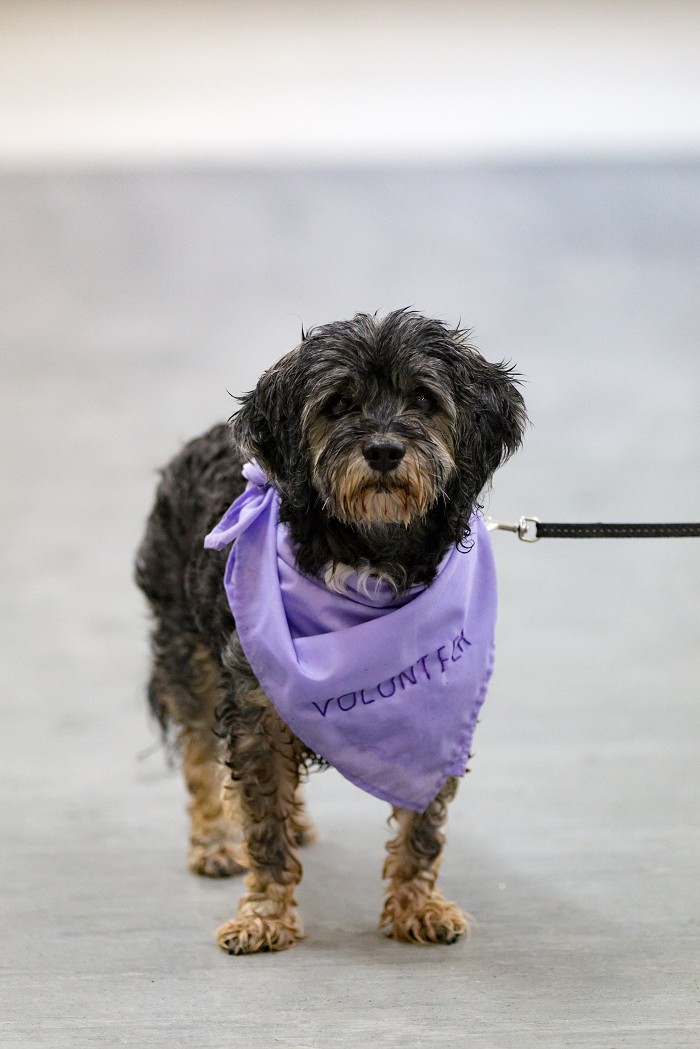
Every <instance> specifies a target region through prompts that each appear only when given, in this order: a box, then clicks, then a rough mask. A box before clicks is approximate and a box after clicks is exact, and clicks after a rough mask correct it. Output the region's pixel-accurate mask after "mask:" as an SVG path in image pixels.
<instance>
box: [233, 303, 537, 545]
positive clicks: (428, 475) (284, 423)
mask: <svg viewBox="0 0 700 1049" xmlns="http://www.w3.org/2000/svg"><path fill="white" fill-rule="evenodd" d="M524 422H525V410H524V405H523V401H522V398H521V396H520V394H519V392H518V390H517V389H516V387H515V386H514V384H513V381H512V376H511V373H510V372H509V371H508V369H506V368H504V367H503V366H501V365H492V364H488V363H487V362H486V361H485V360H484V359H483V358H482V357H481V356H480V355H479V354H478V353H477V351H476V350H475V349H474V348H473V347H471V346H469V344H468V343H467V341H466V338H465V336H464V334H463V333H461V332H459V331H450V330H449V329H448V328H447V327H446V326H445V325H443V324H442V323H441V322H439V321H435V320H429V319H427V318H424V317H421V316H419V315H418V314H415V313H412V312H408V311H399V312H396V313H392V314H389V315H388V316H387V317H385V318H381V319H378V318H376V317H371V316H368V315H365V314H358V315H357V316H356V317H355V318H354V319H353V320H351V321H342V322H337V323H334V324H327V325H324V326H322V327H319V328H315V329H313V330H312V331H311V332H309V333H308V334H307V335H306V336H305V337H304V339H303V341H302V343H301V345H300V346H298V347H297V349H296V350H294V351H292V353H290V354H288V355H287V356H286V357H284V358H283V359H282V360H281V361H280V362H279V363H278V364H277V365H275V367H273V368H272V369H270V370H269V371H268V372H266V373H265V374H264V375H263V376H262V378H261V379H260V382H259V383H258V385H257V387H256V389H255V390H254V391H253V392H252V393H250V394H248V395H246V396H245V397H244V398H243V406H242V408H241V409H240V411H239V412H238V413H237V414H236V416H235V417H234V419H233V429H234V437H235V439H236V440H237V442H238V443H239V444H240V445H241V446H242V447H243V449H244V450H245V451H246V452H247V453H248V454H250V455H251V456H253V457H255V458H256V459H257V460H258V461H259V462H260V464H261V465H262V466H263V467H264V468H265V469H266V471H267V473H268V476H269V477H270V479H271V480H272V482H273V483H274V484H275V485H276V487H277V488H278V489H279V491H280V492H281V494H282V496H283V498H284V499H286V500H287V501H288V502H289V503H290V504H291V505H292V506H293V507H296V508H298V509H299V510H302V511H303V508H304V506H308V505H309V500H310V498H313V495H315V496H316V497H317V499H319V500H320V502H321V504H322V506H323V508H324V510H325V512H326V513H327V514H328V515H330V516H331V517H334V518H336V519H338V520H340V521H342V522H344V523H345V524H349V525H353V526H357V527H360V528H363V529H367V528H370V529H371V528H373V527H374V526H383V525H396V524H402V525H404V526H407V527H410V525H411V524H412V522H414V521H416V520H417V519H421V518H424V517H425V516H426V515H427V514H428V513H429V512H430V510H431V509H432V508H434V507H436V506H437V504H438V503H444V504H446V505H447V508H448V510H449V513H448V516H449V517H450V518H451V519H452V527H453V530H454V532H455V535H456V536H457V537H459V536H461V534H463V532H464V530H466V527H467V522H468V520H469V517H470V515H471V513H472V511H473V509H474V506H475V504H476V501H477V499H478V495H479V492H480V491H481V489H482V488H483V486H484V485H485V484H486V482H487V481H488V479H489V477H490V475H491V473H492V472H493V471H494V470H495V469H496V467H497V466H498V465H499V464H500V463H501V462H502V461H503V460H504V459H505V458H506V457H507V456H508V455H510V454H511V453H512V452H513V451H515V449H516V448H517V446H518V445H519V443H520V439H521V436H522V429H523V425H524ZM460 529H461V531H460Z"/></svg>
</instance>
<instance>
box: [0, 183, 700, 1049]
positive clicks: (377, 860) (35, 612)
mask: <svg viewBox="0 0 700 1049" xmlns="http://www.w3.org/2000/svg"><path fill="white" fill-rule="evenodd" d="M0 229H2V240H1V242H0V300H1V301H0V337H1V345H2V384H1V386H0V426H1V428H2V445H3V449H4V454H3V458H2V493H3V499H2V506H1V509H0V520H1V521H2V534H3V544H2V562H3V569H2V579H3V589H4V592H5V597H4V600H3V602H2V609H1V610H0V616H1V620H0V628H1V632H2V638H3V659H2V678H3V684H2V708H3V715H2V718H3V720H2V724H3V731H2V733H1V734H0V752H1V753H0V757H1V765H0V789H1V792H2V794H1V797H2V803H1V804H0V833H1V840H2V850H1V851H0V885H2V898H1V907H2V946H3V949H2V952H1V962H0V966H1V974H0V975H1V979H2V1003H3V1004H2V1010H1V1019H2V1028H1V1030H2V1034H1V1035H0V1040H1V1041H2V1044H3V1046H8V1047H10V1046H11V1047H25V1046H26V1047H29V1046H32V1047H51V1049H54V1047H63V1046H78V1047H83V1046H85V1047H87V1046H93V1045H94V1046H97V1045H99V1046H118V1045H133V1046H138V1047H142V1049H145V1047H151V1046H153V1047H155V1046H162V1047H166V1046H167V1047H173V1046H185V1045H187V1046H197V1047H198V1049H208V1047H212V1049H214V1047H220V1046H228V1045H238V1044H245V1045H247V1046H251V1047H261V1049H263V1047H264V1049H270V1047H272V1046H276V1045H280V1046H285V1047H290V1049H311V1047H314V1049H317V1047H318V1049H320V1047H324V1049H325V1047H329V1049H331V1047H351V1046H352V1047H357V1046H364V1045H367V1046H369V1045H372V1046H374V1045H377V1046H387V1047H389V1046H392V1047H394V1046H395V1047H398V1046H401V1047H404V1046H410V1045H423V1046H443V1047H453V1046H454V1047H457V1046H463V1045H473V1046H478V1047H489V1049H511V1047H513V1049H516V1047H517V1049H524V1047H530V1046H532V1047H534V1046H537V1047H552V1049H555V1047H561V1046H577V1047H578V1046H587V1047H596V1049H600V1047H604V1049H621V1047H623V1046H624V1047H639V1049H642V1047H644V1049H648V1047H656V1046H663V1047H673V1049H683V1047H691V1046H692V1047H697V1046H698V1045H699V1044H700V1008H699V1005H698V999H699V994H698V920H697V914H698V908H699V905H700V892H699V889H698V859H699V858H700V839H699V835H698V816H699V814H700V813H699V811H698V787H699V786H700V771H699V770H700V763H699V762H698V756H699V754H698V728H699V727H700V724H699V715H698V702H697V700H698V671H699V670H700V659H699V653H698V637H699V632H700V612H699V607H700V604H699V602H698V594H699V593H700V542H698V541H693V540H678V541H652V542H625V543H615V542H596V543H575V544H574V543H572V544H568V543H564V542H555V541H549V542H543V543H540V544H539V545H537V546H534V547H526V546H523V545H522V544H519V543H517V541H516V540H514V539H513V538H512V537H509V536H498V537H497V538H496V540H495V542H496V547H497V559H498V564H499V569H500V582H501V616H500V626H499V638H498V642H499V644H498V649H499V658H498V661H497V670H496V675H495V678H494V681H493V685H492V688H491V693H490V697H489V699H488V700H487V704H486V706H485V708H484V714H483V717H482V723H481V725H480V728H479V730H478V733H477V736H476V741H475V758H474V761H473V774H472V775H471V776H470V777H469V778H468V781H467V782H466V783H465V784H464V785H463V788H462V791H461V793H460V796H459V798H458V800H457V801H456V803H455V805H454V807H453V811H452V815H451V821H450V833H449V847H448V852H447V858H446V861H445V864H444V874H443V888H444V890H445V891H446V893H447V894H449V895H450V896H451V897H453V898H457V899H458V900H459V901H460V902H461V903H462V904H463V905H464V906H466V907H467V908H468V909H469V910H470V911H471V912H472V914H473V915H474V916H475V919H476V921H475V923H474V928H473V935H472V937H471V939H470V940H469V941H465V942H461V943H460V944H458V945H457V946H455V947H452V948H434V949H428V948H426V949H420V948H419V949H415V948H411V947H407V946H403V945H398V944H394V943H392V942H389V941H386V940H384V939H383V938H382V936H381V935H380V934H379V933H378V932H377V931H376V929H375V925H376V918H377V915H378V912H379V909H380V904H381V888H380V881H379V869H380V866H381V861H382V849H383V841H384V838H385V835H386V831H385V827H384V820H385V816H386V810H385V806H383V805H382V804H381V803H379V802H378V801H375V800H374V799H372V798H370V797H368V796H365V795H363V794H362V793H361V792H359V791H357V790H355V789H354V788H352V787H350V785H349V784H346V783H345V782H344V781H342V780H341V779H340V778H339V777H337V776H336V774H335V773H333V772H328V773H324V774H321V775H317V776H316V777H314V778H313V779H312V781H311V783H310V785H309V789H308V793H309V796H310V802H311V809H312V812H313V814H314V816H315V819H316V821H317V824H318V826H319V828H320V832H321V840H320V842H319V843H318V844H317V845H315V846H313V847H312V848H310V849H309V850H308V852H307V853H306V875H305V879H304V883H303V886H302V890H301V894H300V896H301V904H302V908H303V912H304V916H305V919H306V924H307V931H308V934H309V938H308V940H307V941H306V942H305V943H303V944H301V945H300V946H299V947H297V948H296V949H295V950H293V951H291V952H289V953H286V954H281V955H277V956H260V957H254V958H238V959H234V958H228V957H227V956H225V955H224V954H223V953H222V952H220V951H219V950H218V948H217V947H216V946H215V943H214V940H213V930H214V928H215V927H216V925H217V924H218V923H219V922H220V921H222V920H223V919H225V918H227V917H229V916H230V915H231V914H232V913H233V910H234V908H235V904H236V899H237V896H238V894H239V892H240V891H241V886H240V882H233V883H230V882H229V883H226V882H220V883H216V882H208V881H201V880H196V879H195V878H193V877H192V876H190V875H189V874H188V873H187V871H186V869H185V864H184V844H185V819H184V813H183V805H184V796H183V790H182V787H181V784H180V782H179V779H178V777H177V776H176V775H174V774H172V773H170V772H169V771H168V770H167V769H166V766H165V763H164V760H163V756H162V754H161V753H160V752H156V753H152V754H150V755H148V756H143V754H142V752H143V751H145V750H147V749H148V748H149V746H150V745H151V744H152V742H153V740H154V739H155V733H154V731H153V729H152V728H151V727H150V726H149V724H148V721H147V718H146V715H145V712H144V704H143V699H142V685H143V680H144V677H145V670H146V647H145V613H144V609H143V607H142V604H141V601H140V599H139V595H138V594H137V593H136V592H135V590H134V588H133V587H132V584H131V581H130V572H131V568H130V562H131V557H132V551H133V549H134V547H135V546H136V543H137V541H138V537H139V533H140V529H141V527H142V522H143V519H144V517H145V514H146V512H147V510H148V506H149V500H150V497H151V492H152V487H153V483H154V472H153V471H154V468H155V467H156V466H157V464H159V463H160V462H161V461H162V460H163V459H164V458H165V457H166V456H168V455H169V454H170V453H171V452H172V451H173V450H174V449H175V448H177V446H178V444H179V443H180V442H181V441H182V440H184V439H186V438H187V437H189V436H191V435H192V434H194V433H196V432H198V431H199V430H201V429H203V428H204V427H206V426H208V425H209V423H210V422H212V421H214V420H217V419H219V418H221V417H224V416H226V415H227V414H228V413H229V412H230V410H231V407H232V402H231V400H230V398H229V396H228V394H227V392H226V390H227V389H228V390H230V391H232V392H236V391H240V390H242V389H245V388H248V387H249V386H251V385H252V384H253V383H254V381H255V378H256V376H257V374H258V373H259V372H260V370H261V369H262V367H264V366H265V365H267V364H269V363H270V362H271V361H272V360H274V359H275V358H276V357H277V356H278V355H280V354H281V353H282V352H283V351H285V350H286V349H288V348H290V347H291V346H292V345H293V344H294V343H295V341H296V339H297V335H298V330H299V325H300V322H301V321H302V320H303V322H304V323H305V324H306V325H309V324H312V323H315V322H319V321H324V320H330V319H335V318H337V317H342V316H346V315H348V314H351V313H352V312H354V311H355V310H357V309H364V310H373V309H376V308H391V307H395V306H399V305H405V304H414V305H415V306H416V307H418V308H420V309H421V310H423V311H424V312H427V313H434V314H437V315H441V316H443V317H445V318H447V319H449V320H453V321H457V320H458V318H459V316H460V315H461V318H462V321H463V323H465V324H468V325H473V326H474V327H475V328H476V332H475V339H476V341H477V342H478V343H479V344H480V345H481V346H482V348H483V349H484V351H485V353H486V354H487V356H490V357H492V358H500V357H503V356H510V357H512V358H513V359H514V360H516V361H517V362H518V365H519V367H520V369H521V371H522V372H523V373H524V374H525V376H526V377H527V380H528V385H527V387H526V397H527V400H528V404H529V407H530V412H531V416H532V419H533V422H534V427H533V429H532V430H531V432H530V433H529V435H528V439H527V444H526V447H525V449H524V451H523V453H522V454H521V455H520V456H519V457H518V458H517V459H516V460H515V461H513V462H512V463H511V464H509V465H508V466H507V467H506V468H505V469H504V470H503V471H502V473H501V474H500V475H499V476H498V478H497V480H496V484H495V488H494V491H493V494H492V496H491V499H490V509H491V512H492V513H494V514H495V515H496V516H502V517H505V518H510V517H514V516H517V515H519V514H520V513H524V512H527V513H535V514H538V515H539V516H540V517H541V518H542V519H550V520H551V519H559V520H562V519H563V520H567V519H568V520H577V519H584V520H585V519H588V520H592V519H613V520H615V519H617V520H627V519H630V520H635V519H637V520H644V519H650V518H651V519H654V518H656V519H668V520H674V519H675V520H684V519H685V520H688V519H691V520H692V519H698V516H699V511H700V507H699V505H698V466H699V465H700V426H699V425H698V422H699V421H700V412H699V411H698V403H699V396H698V395H699V392H700V389H699V388H700V353H699V347H700V311H699V310H698V286H699V285H700V253H699V251H698V248H699V246H700V168H699V167H698V166H693V165H686V166H675V167H671V166H664V165H661V164H657V165H653V164H650V165H638V166H634V167H630V166H624V165H618V166H608V167H602V166H601V167H591V168H575V167H572V168H567V167H565V166H562V167H549V168H548V167H539V168H496V167H494V168H490V169H489V168H471V169H463V170H456V169H455V170H445V171H398V170H397V171H385V172H383V173H372V172H369V171H368V172H365V173H362V172H355V173H343V172H335V173H323V172H316V173H311V172H307V173H303V172H299V173H286V174H284V173H255V172H248V173H244V172H238V173H235V172H224V171H220V172H211V173H186V172H180V173H177V172H168V171H162V170H154V171H151V172H141V173H121V174H108V173H102V174H92V175H89V174H69V173H66V174H63V175H56V174H53V175H48V174H46V175H39V174H35V175H30V174H25V175H22V174H14V175H9V174H6V175H4V176H2V177H0Z"/></svg>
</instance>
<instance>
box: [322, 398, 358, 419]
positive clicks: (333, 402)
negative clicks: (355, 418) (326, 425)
mask: <svg viewBox="0 0 700 1049" xmlns="http://www.w3.org/2000/svg"><path fill="white" fill-rule="evenodd" d="M352 408H353V402H352V401H351V399H350V398H349V397H344V396H343V394H342V393H339V394H337V395H336V396H335V397H331V399H330V401H329V402H328V404H327V405H326V413H327V414H328V415H330V416H332V418H334V419H337V418H339V417H340V416H341V415H345V414H346V413H347V412H349V411H350V410H351V409H352Z"/></svg>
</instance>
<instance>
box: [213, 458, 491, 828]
mask: <svg viewBox="0 0 700 1049" xmlns="http://www.w3.org/2000/svg"><path fill="white" fill-rule="evenodd" d="M243 474H244V476H245V477H246V478H247V479H248V487H247V488H246V490H245V491H244V492H243V494H242V495H241V496H239V498H238V499H236V501H235V502H234V503H233V505H232V506H231V507H230V508H229V509H228V510H227V512H226V514H225V515H224V517H223V519H222V520H221V521H220V523H219V524H218V525H217V526H216V528H214V529H213V531H212V532H210V534H209V535H208V536H207V537H206V539H205V541H204V545H205V546H206V547H208V548H210V549H214V550H223V549H224V548H225V547H226V546H228V544H229V543H231V542H232V541H233V540H235V543H234V545H233V546H232V548H231V553H230V555H229V558H228V562H227V565H226V573H225V577H224V585H225V588H226V593H227V595H228V599H229V604H230V605H231V611H232V612H233V615H234V618H235V620H236V629H237V631H238V635H239V637H240V640H241V644H242V646H243V651H244V652H245V654H246V657H247V659H248V661H249V663H250V665H251V667H252V668H253V671H254V672H255V675H256V677H257V679H258V681H259V682H260V684H261V685H262V687H263V689H264V690H265V693H266V694H267V696H268V697H269V699H270V700H271V702H272V703H273V704H274V706H275V708H276V709H277V711H278V713H279V714H280V716H281V717H282V718H283V720H284V721H285V722H286V723H287V724H288V725H289V727H290V728H291V729H292V731H293V732H295V733H296V735H297V736H298V737H299V738H300V739H301V740H302V741H303V742H304V743H305V744H306V745H307V747H309V748H310V749H311V750H312V751H314V753H316V754H319V755H320V756H321V757H323V758H325V760H326V761H328V762H329V763H330V764H331V765H333V766H334V768H336V769H337V770H338V771H339V772H340V773H342V775H343V776H345V777H346V779H349V780H350V781H351V783H354V784H356V786H358V787H361V788H362V789H363V790H366V791H368V792H369V793H370V794H374V795H375V796H376V797H378V798H381V799H382V800H383V801H388V802H390V804H392V805H395V806H397V807H400V808H407V809H415V810H417V811H418V812H422V811H423V810H424V809H425V808H426V807H427V806H428V805H429V803H430V802H431V801H432V800H433V798H434V797H435V795H436V794H437V793H438V791H439V790H440V788H441V787H442V785H443V784H444V782H445V780H446V779H447V778H448V777H449V776H461V775H463V773H464V770H465V767H466V763H467V759H468V757H469V747H470V744H471V740H472V735H473V732H474V727H475V725H476V719H477V715H478V713H479V709H480V707H481V704H482V703H483V701H484V698H485V696H486V688H487V685H488V681H489V678H490V676H491V670H492V667H493V635H494V627H495V622H496V576H495V570H494V564H493V555H492V552H491V541H490V538H489V535H488V532H487V531H486V526H485V525H484V522H483V520H482V519H481V517H478V516H474V517H473V518H472V522H471V526H472V531H471V537H470V544H471V548H470V550H469V552H468V553H463V552H460V551H458V550H457V548H456V547H453V548H452V549H451V550H450V551H449V553H448V554H447V555H446V556H445V558H444V560H443V561H442V563H441V565H440V567H439V571H438V575H437V577H436V579H435V580H434V581H433V582H432V583H431V584H430V586H429V587H421V586H418V587H414V588H413V589H412V590H410V591H409V592H408V593H407V594H404V595H402V597H400V598H396V597H394V596H393V593H392V591H391V588H390V587H389V586H388V584H386V583H384V582H382V581H380V580H378V579H377V578H376V577H375V576H370V577H369V579H368V580H365V581H364V582H363V581H362V580H361V579H360V578H359V577H358V576H357V575H356V574H354V573H349V574H348V577H347V578H346V579H344V583H343V587H344V589H343V593H337V592H336V591H334V590H331V589H329V587H328V586H327V585H326V584H325V583H324V582H323V581H322V580H321V579H319V578H316V577H314V576H308V575H303V574H302V573H301V572H299V571H298V570H297V568H296V567H295V558H294V550H293V546H292V543H291V541H290V539H289V535H288V531H287V527H286V525H284V524H280V522H279V495H278V493H277V491H276V489H275V488H273V487H272V485H270V484H268V483H267V479H266V477H265V474H264V473H263V471H262V470H261V469H260V467H259V466H258V465H257V464H256V463H248V464H246V466H245V467H244V468H243Z"/></svg>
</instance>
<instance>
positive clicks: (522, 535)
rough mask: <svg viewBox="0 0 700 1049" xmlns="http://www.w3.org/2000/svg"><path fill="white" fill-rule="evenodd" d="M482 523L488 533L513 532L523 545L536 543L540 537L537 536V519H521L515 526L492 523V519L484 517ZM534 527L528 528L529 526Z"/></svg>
mask: <svg viewBox="0 0 700 1049" xmlns="http://www.w3.org/2000/svg"><path fill="white" fill-rule="evenodd" d="M484 522H485V524H486V528H487V530H488V531H489V532H515V534H516V535H517V537H518V539H520V540H522V542H523V543H538V542H539V541H540V538H541V537H540V536H539V535H538V534H537V526H538V524H539V523H540V519H539V517H521V518H520V520H519V521H518V522H516V524H508V523H507V522H506V521H494V519H493V517H485V518H484ZM531 525H532V526H534V527H530V526H531Z"/></svg>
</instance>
